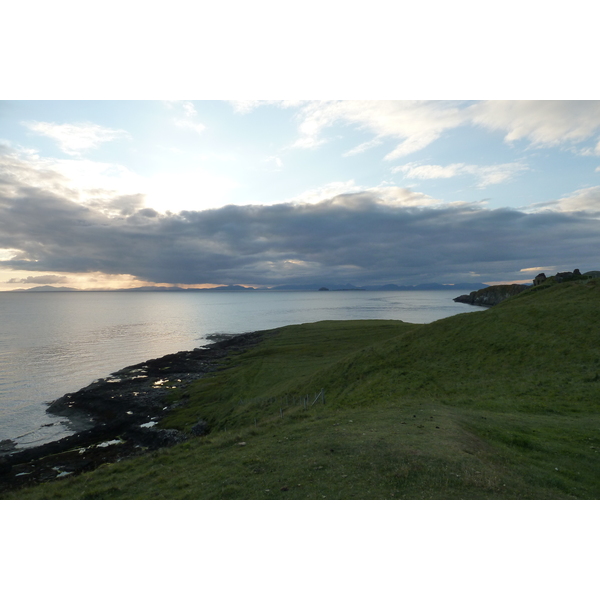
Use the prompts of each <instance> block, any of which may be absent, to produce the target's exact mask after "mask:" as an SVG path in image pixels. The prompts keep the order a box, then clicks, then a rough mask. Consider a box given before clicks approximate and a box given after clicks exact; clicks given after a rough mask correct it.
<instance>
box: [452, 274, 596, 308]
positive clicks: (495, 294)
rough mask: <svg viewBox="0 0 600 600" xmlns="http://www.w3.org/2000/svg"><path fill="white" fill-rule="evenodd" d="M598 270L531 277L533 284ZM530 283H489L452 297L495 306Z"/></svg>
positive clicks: (577, 277)
mask: <svg viewBox="0 0 600 600" xmlns="http://www.w3.org/2000/svg"><path fill="white" fill-rule="evenodd" d="M598 273H600V272H599V271H589V272H587V273H584V274H583V275H582V274H581V271H580V270H579V269H575V270H574V271H565V272H564V273H557V274H556V275H554V276H552V277H546V274H545V273H540V274H539V275H536V276H535V278H534V279H533V286H534V287H535V286H538V285H542V284H543V283H546V282H549V283H550V282H552V283H562V282H563V281H570V280H572V279H590V278H594V277H598ZM530 287H531V285H526V284H518V283H512V284H509V285H491V286H489V287H487V288H483V289H481V290H477V291H476V292H471V293H470V294H463V295H462V296H458V297H457V298H454V302H463V303H465V304H475V305H477V306H495V305H496V304H498V303H500V302H502V300H506V299H507V298H510V297H511V296H516V295H517V294H520V293H521V292H524V291H525V290H527V289H529V288H530Z"/></svg>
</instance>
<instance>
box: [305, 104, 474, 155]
mask: <svg viewBox="0 0 600 600" xmlns="http://www.w3.org/2000/svg"><path fill="white" fill-rule="evenodd" d="M463 104H464V103H458V102H430V101H363V100H338V101H322V102H308V103H306V104H305V105H304V106H302V107H301V108H300V110H299V112H298V114H297V118H298V119H299V120H300V125H299V127H298V131H299V133H300V137H299V138H298V139H297V140H296V142H294V144H293V146H294V147H299V148H314V147H317V146H320V145H321V144H323V143H325V141H326V139H325V138H323V137H322V133H323V131H324V130H325V129H326V128H329V127H332V126H333V125H335V124H336V123H343V124H350V125H355V126H357V127H358V128H359V129H361V130H364V131H367V132H368V133H370V134H372V135H374V136H375V137H374V139H372V140H371V141H369V142H366V143H364V144H361V145H359V146H357V147H355V148H353V149H351V150H349V151H348V152H347V153H346V154H347V155H352V154H354V153H357V152H362V151H364V150H366V149H367V148H370V147H373V146H375V145H376V144H378V143H379V142H380V141H381V140H382V139H383V138H393V139H399V140H402V141H401V142H400V143H399V144H398V145H397V146H396V148H395V149H394V150H392V152H390V153H388V154H387V155H386V157H385V158H386V160H394V159H396V158H400V157H402V156H406V155H408V154H410V153H412V152H416V151H417V150H421V149H422V148H425V147H426V146H428V145H429V144H431V143H432V142H433V141H435V140H436V139H438V138H439V137H440V135H441V134H442V133H443V132H444V131H445V130H446V129H451V128H454V127H458V126H459V125H461V124H462V123H464V122H465V121H466V120H467V118H468V114H467V113H465V112H464V111H463V110H462V108H463Z"/></svg>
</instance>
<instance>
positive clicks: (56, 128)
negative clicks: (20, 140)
mask: <svg viewBox="0 0 600 600" xmlns="http://www.w3.org/2000/svg"><path fill="white" fill-rule="evenodd" d="M22 124H23V125H24V126H25V127H27V128H28V129H30V130H31V131H33V132H34V133H38V134H40V135H43V136H46V137H49V138H51V139H53V140H55V141H56V142H57V143H58V146H59V148H60V149H61V150H62V151H63V152H64V153H65V154H69V155H71V156H80V155H81V154H83V153H85V152H87V151H89V150H93V149H95V148H97V147H98V146H100V145H101V144H104V143H106V142H111V141H113V140H117V139H123V138H130V137H131V136H130V135H129V133H127V132H126V131H124V130H122V129H110V128H108V127H102V126H101V125H96V124H95V123H63V124H62V125H60V124H57V123H47V122H44V121H25V122H23V123H22Z"/></svg>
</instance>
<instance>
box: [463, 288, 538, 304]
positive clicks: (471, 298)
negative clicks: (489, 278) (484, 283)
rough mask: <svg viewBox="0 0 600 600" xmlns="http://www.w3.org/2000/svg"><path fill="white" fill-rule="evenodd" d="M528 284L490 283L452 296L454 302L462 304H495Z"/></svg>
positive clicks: (518, 291) (522, 290) (517, 292)
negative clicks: (466, 292)
mask: <svg viewBox="0 0 600 600" xmlns="http://www.w3.org/2000/svg"><path fill="white" fill-rule="evenodd" d="M528 289H529V286H528V285H522V284H519V283H512V284H510V285H490V287H486V288H483V289H481V290H477V291H476V292H471V293H470V294H463V295H462V296H458V297H457V298H454V302H463V303H464V304H473V305H476V306H496V304H499V303H500V302H502V301H503V300H506V299H508V298H512V296H516V295H517V294H520V293H521V292H524V291H525V290H528Z"/></svg>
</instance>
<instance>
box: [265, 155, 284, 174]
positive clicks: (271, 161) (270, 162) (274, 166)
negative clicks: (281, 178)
mask: <svg viewBox="0 0 600 600" xmlns="http://www.w3.org/2000/svg"><path fill="white" fill-rule="evenodd" d="M264 162H265V163H266V165H267V169H268V170H269V171H281V170H282V169H283V161H282V160H281V158H279V157H278V156H268V157H267V158H265V159H264Z"/></svg>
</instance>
